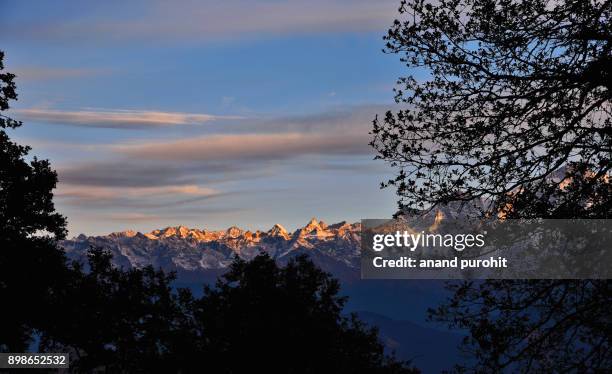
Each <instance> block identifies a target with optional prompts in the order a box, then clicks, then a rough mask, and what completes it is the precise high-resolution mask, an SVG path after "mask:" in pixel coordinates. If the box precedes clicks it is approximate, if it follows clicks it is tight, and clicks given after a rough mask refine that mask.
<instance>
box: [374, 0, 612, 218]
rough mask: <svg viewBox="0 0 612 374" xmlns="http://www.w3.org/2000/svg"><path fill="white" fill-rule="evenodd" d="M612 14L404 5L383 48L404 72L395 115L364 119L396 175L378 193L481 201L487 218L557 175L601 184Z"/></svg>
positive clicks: (414, 204) (424, 201)
mask: <svg viewBox="0 0 612 374" xmlns="http://www.w3.org/2000/svg"><path fill="white" fill-rule="evenodd" d="M611 13H612V2H610V1H599V0H565V1H546V0H528V1H513V0H502V1H495V0H441V1H436V2H435V3H434V2H429V1H426V0H407V1H403V2H402V5H401V8H400V17H399V19H398V20H396V21H395V23H394V24H393V26H392V27H391V28H390V30H389V32H388V35H387V36H386V37H385V39H386V40H387V46H386V51H387V52H389V53H397V54H399V55H400V56H401V60H402V61H403V62H404V63H405V64H406V65H407V66H408V67H409V68H411V70H410V73H411V74H410V75H408V76H404V77H401V78H400V79H399V80H398V86H397V88H396V90H395V92H396V100H397V102H399V103H402V104H404V108H403V109H402V110H399V111H397V113H393V112H387V113H386V115H385V116H384V118H377V119H376V120H375V121H374V129H373V135H374V139H373V141H372V145H373V146H374V147H375V148H376V150H377V151H378V158H381V159H384V160H387V161H388V162H389V163H391V164H392V165H393V166H396V167H398V169H399V172H398V175H397V176H396V178H394V179H392V180H390V181H389V182H388V183H387V184H385V185H394V186H395V187H396V188H397V192H398V194H399V196H400V197H401V199H400V206H402V207H407V208H428V207H431V206H432V205H435V204H438V203H445V202H448V201H457V200H470V199H473V198H476V197H490V198H492V199H491V200H490V201H491V203H492V204H491V206H489V207H488V208H490V209H493V210H495V209H499V208H500V207H503V206H504V205H506V204H507V203H511V202H512V199H513V198H514V197H513V196H515V194H514V192H516V191H519V190H520V189H525V188H526V189H528V190H531V191H533V190H537V189H538V188H540V187H542V186H544V185H545V184H547V183H550V177H551V176H552V174H553V173H554V172H555V171H557V170H565V171H566V173H567V174H568V176H569V177H571V176H572V175H573V173H574V171H573V170H574V169H578V170H585V169H586V170H588V171H589V173H590V175H591V176H592V180H594V181H597V180H600V179H601V178H602V177H605V176H606V175H607V174H608V173H609V171H610V168H611V161H610V154H611V152H612V145H611V144H612V127H611V126H612V124H611V118H610V114H611V111H612V108H611V107H610V101H611V98H612V17H611ZM562 179H563V178H560V179H557V180H555V181H554V183H556V184H557V185H558V184H559V183H560V180H562ZM587 187H588V186H587ZM511 192H513V193H511Z"/></svg>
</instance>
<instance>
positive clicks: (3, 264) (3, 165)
mask: <svg viewBox="0 0 612 374" xmlns="http://www.w3.org/2000/svg"><path fill="white" fill-rule="evenodd" d="M3 58H4V53H2V52H1V51H0V112H2V111H4V110H6V109H8V107H9V101H11V100H16V99H17V94H16V93H15V83H14V78H15V76H14V75H13V74H10V73H6V72H4V71H3V69H4V66H3ZM20 125H21V123H20V122H18V121H15V120H13V119H11V118H8V117H6V116H4V115H2V114H0V300H2V301H1V303H2V307H1V308H0V322H1V323H2V327H1V328H0V351H13V352H21V351H23V350H24V349H25V348H26V347H27V345H28V343H29V341H30V339H31V334H32V332H33V330H34V329H36V328H38V327H40V326H42V325H44V324H46V323H47V322H48V320H47V318H46V316H45V315H43V314H41V313H40V310H45V309H46V307H48V306H49V305H50V303H51V300H52V299H53V297H54V293H55V290H57V286H58V285H59V284H61V283H62V282H63V280H64V279H65V278H66V277H68V276H69V272H68V269H67V268H66V266H65V258H64V254H63V252H62V251H61V250H59V249H58V248H57V245H56V240H58V239H62V238H63V237H64V235H65V233H66V228H65V227H66V222H65V219H64V217H62V216H61V215H60V214H58V213H56V212H55V208H54V206H53V194H52V192H51V191H52V190H53V188H55V185H56V183H57V175H56V173H55V171H53V170H52V169H51V168H50V166H49V162H48V161H46V160H38V159H37V158H35V157H34V158H33V159H32V160H31V161H27V160H26V157H27V156H28V153H29V151H30V148H29V147H26V146H21V145H18V144H16V143H14V142H12V141H11V140H10V139H9V136H8V134H7V132H6V129H7V128H17V127H19V126H20ZM24 269H27V271H24Z"/></svg>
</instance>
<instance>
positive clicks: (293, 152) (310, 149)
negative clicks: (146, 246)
mask: <svg viewBox="0 0 612 374" xmlns="http://www.w3.org/2000/svg"><path fill="white" fill-rule="evenodd" d="M368 141H369V137H368V134H367V132H352V133H351V132H346V133H340V132H330V133H325V132H321V133H277V134H239V135H213V136H203V137H197V138H190V139H181V140H178V141H169V142H152V143H141V144H130V145H118V146H114V147H113V148H114V149H115V150H116V151H118V152H119V153H123V154H125V155H127V156H130V157H133V158H139V159H148V160H165V161H168V160H174V161H228V160H243V161H245V162H248V161H253V160H274V159H276V160H280V159H287V158H295V157H299V156H304V155H350V154H367V153H371V152H372V151H371V149H370V147H369V146H368Z"/></svg>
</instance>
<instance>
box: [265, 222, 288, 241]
mask: <svg viewBox="0 0 612 374" xmlns="http://www.w3.org/2000/svg"><path fill="white" fill-rule="evenodd" d="M267 235H268V236H270V237H277V236H279V237H281V238H283V239H285V240H288V239H289V233H288V232H287V230H286V229H285V228H284V227H283V226H282V225H279V224H278V223H277V224H275V225H274V226H272V228H271V229H270V230H269V231H268V232H267Z"/></svg>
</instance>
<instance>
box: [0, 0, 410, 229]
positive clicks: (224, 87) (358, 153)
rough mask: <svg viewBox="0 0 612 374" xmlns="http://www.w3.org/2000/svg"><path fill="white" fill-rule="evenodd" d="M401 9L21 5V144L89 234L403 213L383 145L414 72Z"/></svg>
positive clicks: (8, 9)
mask: <svg viewBox="0 0 612 374" xmlns="http://www.w3.org/2000/svg"><path fill="white" fill-rule="evenodd" d="M397 6H398V3H397V2H396V1H386V0H384V1H380V0H379V1H369V0H367V1H366V0H352V1H348V0H329V1H323V0H312V1H275V0H269V1H253V0H249V1H247V0H238V1H232V0H230V1H177V2H169V1H157V0H149V1H130V2H123V1H106V2H81V1H53V2H48V1H28V2H24V1H5V0H0V45H1V48H2V49H3V50H4V51H5V53H6V58H5V65H6V69H7V70H8V71H11V72H14V73H16V74H17V75H18V78H17V84H18V92H19V101H18V102H17V103H15V105H14V106H13V108H12V110H11V112H10V114H11V115H12V116H13V117H15V118H17V119H21V120H23V121H24V123H25V125H24V126H23V127H22V128H20V129H18V130H17V131H15V132H13V133H12V136H13V137H14V138H15V139H17V140H18V141H20V142H23V143H27V144H31V145H32V146H33V147H34V151H33V153H34V154H37V155H40V156H42V157H46V158H49V159H50V160H51V161H52V164H53V165H54V167H55V168H56V169H57V170H58V173H59V179H60V184H59V186H58V190H57V193H56V202H57V207H58V210H59V211H60V212H62V213H63V214H65V215H66V216H67V217H68V219H69V229H70V233H71V234H72V235H74V234H78V233H81V232H83V233H87V234H103V233H107V232H110V231H118V230H124V229H136V230H140V231H150V230H152V229H155V228H159V227H165V226H170V225H179V224H182V225H186V226H189V227H197V228H207V229H220V228H225V227H227V226H230V225H237V226H240V227H243V228H248V229H262V230H267V229H268V228H270V227H271V226H272V225H273V224H274V223H277V222H278V223H282V224H284V225H285V226H286V227H288V228H290V229H295V228H297V227H299V226H301V225H303V224H305V223H306V222H307V221H308V220H309V219H310V217H312V216H316V217H318V218H320V219H323V220H325V221H327V222H334V221H340V220H349V221H356V220H359V219H361V218H365V217H388V216H389V215H391V214H392V213H393V211H394V208H395V197H394V195H393V191H391V190H380V189H379V183H380V182H381V181H382V180H385V179H386V178H388V177H389V176H391V173H392V170H390V169H389V168H388V167H387V166H386V165H384V163H382V162H381V161H373V160H372V158H373V156H374V154H373V152H372V150H371V149H370V148H369V147H368V146H367V142H368V140H369V135H368V131H369V128H370V126H371V121H372V119H373V118H374V116H375V115H376V114H377V113H379V114H381V113H383V112H384V111H385V110H386V109H387V108H390V107H392V106H393V92H392V88H393V84H394V82H395V80H396V79H397V77H399V76H400V75H402V74H405V71H404V69H405V68H404V67H403V66H402V65H401V63H400V62H399V60H398V58H397V56H392V55H386V54H383V53H382V52H381V49H382V47H383V45H384V42H383V40H382V36H383V35H384V33H385V32H386V29H387V26H388V25H390V24H391V23H392V21H393V19H394V17H395V15H396V8H397Z"/></svg>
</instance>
